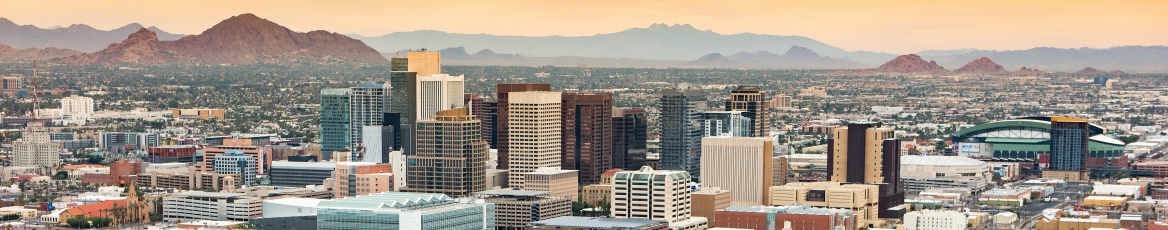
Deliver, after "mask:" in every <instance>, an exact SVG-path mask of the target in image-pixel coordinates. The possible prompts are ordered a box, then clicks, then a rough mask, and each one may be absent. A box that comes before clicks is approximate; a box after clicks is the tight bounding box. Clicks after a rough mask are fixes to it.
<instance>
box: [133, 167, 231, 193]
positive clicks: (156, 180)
mask: <svg viewBox="0 0 1168 230" xmlns="http://www.w3.org/2000/svg"><path fill="white" fill-rule="evenodd" d="M229 176H231V179H232V180H234V182H233V183H232V184H236V185H241V184H243V178H240V177H241V176H240V175H234V176H232V175H229V174H218V173H215V172H203V171H199V169H198V168H196V167H195V166H189V167H187V171H186V172H185V173H158V172H151V173H142V174H138V177H137V180H135V181H134V183H135V184H137V185H138V186H143V187H151V188H169V189H183V190H189V189H208V188H209V189H214V190H216V191H218V190H222V189H223V184H224V183H223V182H224V181H225V179H226V178H227V177H229Z"/></svg>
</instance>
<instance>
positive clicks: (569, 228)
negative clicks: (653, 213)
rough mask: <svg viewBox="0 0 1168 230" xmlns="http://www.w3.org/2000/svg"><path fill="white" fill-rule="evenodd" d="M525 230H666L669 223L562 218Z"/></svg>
mask: <svg viewBox="0 0 1168 230" xmlns="http://www.w3.org/2000/svg"><path fill="white" fill-rule="evenodd" d="M526 229H557V230H666V229H670V228H669V222H668V221H664V220H650V219H626V218H603V217H602V218H595V217H580V216H562V217H557V218H553V219H550V220H542V221H536V222H535V223H532V226H531V227H527V228H526Z"/></svg>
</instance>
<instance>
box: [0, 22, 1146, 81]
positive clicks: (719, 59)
mask: <svg viewBox="0 0 1168 230" xmlns="http://www.w3.org/2000/svg"><path fill="white" fill-rule="evenodd" d="M233 18H243V19H248V20H241V21H249V20H250V21H252V22H254V24H250V25H252V26H247V25H249V24H248V23H240V24H241V26H226V25H224V23H220V24H217V25H216V26H214V27H212V28H211V29H208V30H207V31H204V32H203V34H200V35H191V36H184V35H180V34H171V33H167V32H165V31H162V30H161V29H158V28H155V27H149V28H145V29H146V30H148V31H151V32H152V33H153V35H146V34H139V35H137V37H138V38H139V39H145V40H141V41H135V43H127V44H123V43H126V41H123V39H125V38H127V37H131V34H133V33H136V32H141V31H140V29H142V26H141V25H140V24H137V23H133V24H129V25H126V26H123V27H121V28H118V29H114V30H109V31H103V30H98V29H94V28H93V27H90V26H87V25H84V24H74V25H70V26H68V27H53V28H39V27H36V26H32V25H17V24H16V23H14V22H12V21H10V20H8V19H4V18H0V44H2V45H7V46H9V47H11V49H4V50H0V59H5V60H6V59H14V58H16V59H19V58H30V57H28V55H32V57H37V58H52V57H60V56H69V55H68V54H70V52H71V51H74V50H75V51H80V52H85V53H93V54H86V55H78V56H77V57H75V58H65V59H62V60H69V61H71V62H74V63H90V64H110V63H111V62H108V61H103V60H101V59H102V58H100V57H105V58H107V59H108V60H111V61H112V60H123V61H130V62H173V61H179V60H185V61H199V62H204V63H219V64H244V63H249V62H254V61H264V62H280V61H276V60H277V59H282V60H283V61H292V60H297V58H300V59H299V60H309V59H330V58H337V59H345V60H353V61H360V62H371V63H379V62H384V60H383V59H384V58H383V57H382V55H385V56H392V55H390V54H392V52H397V51H400V50H407V49H418V48H432V49H437V48H450V49H444V50H443V51H445V52H444V53H443V54H444V56H446V57H444V59H445V60H447V61H448V62H447V63H449V64H455V65H543V64H551V65H569V66H576V65H590V66H604V67H709V68H780V69H861V68H872V67H877V66H881V65H884V64H886V63H887V62H888V61H889V60H893V59H894V58H896V57H898V56H901V55H898V54H890V53H879V52H868V51H848V50H843V49H840V48H838V47H834V46H831V45H828V44H825V43H823V42H819V41H816V40H814V39H811V38H808V37H803V36H779V35H763V34H752V33H742V34H718V33H715V32H713V31H710V30H699V29H697V28H694V27H693V26H690V25H686V24H674V25H666V24H653V25H650V26H649V27H645V28H631V29H627V30H623V31H619V32H615V33H605V34H597V35H592V36H571V37H569V36H543V37H524V36H499V35H489V34H459V33H447V32H441V31H430V30H426V31H412V32H395V33H390V34H386V35H382V36H376V37H363V36H358V35H347V36H343V35H338V34H336V33H330V32H326V31H312V32H308V33H298V32H293V31H291V30H288V29H287V28H285V27H283V26H280V25H278V24H276V23H273V22H270V21H267V20H264V19H260V18H258V17H256V16H254V15H251V14H243V15H240V16H236V17H233ZM252 19H255V20H252ZM229 20H231V19H229ZM224 22H228V21H227V20H225V21H224ZM249 23H251V22H249ZM257 29H258V30H257ZM350 38H355V40H354V39H350ZM131 40H132V39H131ZM127 41H130V40H127ZM138 43H142V44H148V45H140V44H139V45H135V44H138ZM49 47H52V48H54V49H48V48H49ZM132 47H136V48H133V49H140V50H137V51H131V50H126V49H130V48H132ZM28 48H38V50H28ZM107 48H117V49H114V50H110V49H107ZM119 49H120V50H119ZM17 50H19V52H17ZM466 50H480V51H479V52H477V53H474V54H470V53H468V52H467V51H466ZM126 51H131V52H126ZM377 52H382V53H381V54H378V53H377ZM98 53H100V55H98ZM780 53H781V54H780ZM915 54H916V55H917V56H918V57H920V58H922V59H927V60H934V61H935V64H936V65H938V66H940V67H942V69H945V68H948V69H956V70H959V71H958V72H961V71H960V68H959V67H963V66H964V65H966V64H969V63H970V62H973V61H975V60H977V59H981V58H988V59H992V60H994V62H996V63H993V64H994V65H1000V66H1002V67H1003V68H1004V69H1005V70H1007V71H1008V70H1016V69H1021V68H1022V67H1027V68H1029V69H1028V71H1030V70H1037V69H1041V71H1061V72H1074V71H1078V70H1081V69H1083V68H1086V67H1095V68H1099V69H1111V70H1123V71H1127V72H1168V65H1165V63H1168V46H1118V47H1111V48H1105V49H1096V48H1078V49H1073V48H1072V49H1064V48H1048V47H1039V48H1032V49H1025V50H1007V51H996V50H979V49H959V50H926V51H921V52H917V53H915ZM22 55H23V56H22ZM135 56H141V57H135ZM305 57H308V58H309V59H304V58H305ZM918 64H919V63H918ZM975 67H979V68H980V67H988V68H995V67H993V65H986V66H975ZM929 68H932V67H929ZM971 68H972V67H971ZM926 69H928V68H926Z"/></svg>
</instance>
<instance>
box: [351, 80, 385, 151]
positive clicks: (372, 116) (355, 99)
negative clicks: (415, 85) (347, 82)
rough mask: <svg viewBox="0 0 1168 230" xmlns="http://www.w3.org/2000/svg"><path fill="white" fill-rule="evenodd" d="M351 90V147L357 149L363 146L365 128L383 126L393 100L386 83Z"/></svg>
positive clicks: (371, 84) (361, 86)
mask: <svg viewBox="0 0 1168 230" xmlns="http://www.w3.org/2000/svg"><path fill="white" fill-rule="evenodd" d="M349 90H350V95H349V137H350V138H349V143H350V145H349V146H351V147H353V148H356V147H357V146H360V145H361V144H362V142H361V140H362V139H361V138H362V134H363V132H362V129H363V128H364V127H365V126H370V125H382V124H381V122H382V121H383V120H384V119H385V112H387V111H389V108H390V106H391V105H392V103H393V98H392V97H391V95H392V94H391V93H392V92H391V91H390V90H391V88H390V87H389V83H385V82H374V83H365V84H360V85H357V87H352V88H349Z"/></svg>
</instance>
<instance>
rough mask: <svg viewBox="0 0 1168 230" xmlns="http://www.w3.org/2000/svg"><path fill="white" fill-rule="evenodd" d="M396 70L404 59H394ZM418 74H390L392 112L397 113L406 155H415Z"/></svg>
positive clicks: (402, 145) (403, 150)
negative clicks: (414, 128)
mask: <svg viewBox="0 0 1168 230" xmlns="http://www.w3.org/2000/svg"><path fill="white" fill-rule="evenodd" d="M393 62H394V68H395V69H397V68H398V67H400V66H399V65H401V63H400V62H406V61H405V59H404V58H394V59H393ZM417 81H418V73H416V72H408V71H396V70H395V71H392V72H390V73H389V82H390V84H392V85H393V87H394V88H393V103H392V105H391V108H393V109H391V112H393V113H397V114H398V115H399V116H398V119H399V121H398V124H400V125H399V126H400V127H398V130H399V131H401V132H398V134H400V135H401V138H400V139H399V141H400V145H401V147H402V149H401V150H402V153H404V154H406V155H410V154H413V152H414V149H413V146H414V139H413V134H414V131H413V127H414V126H413V125H414V122H415V121H417V115H418V114H417V109H418V85H417V84H416V83H415V82H417Z"/></svg>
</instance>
